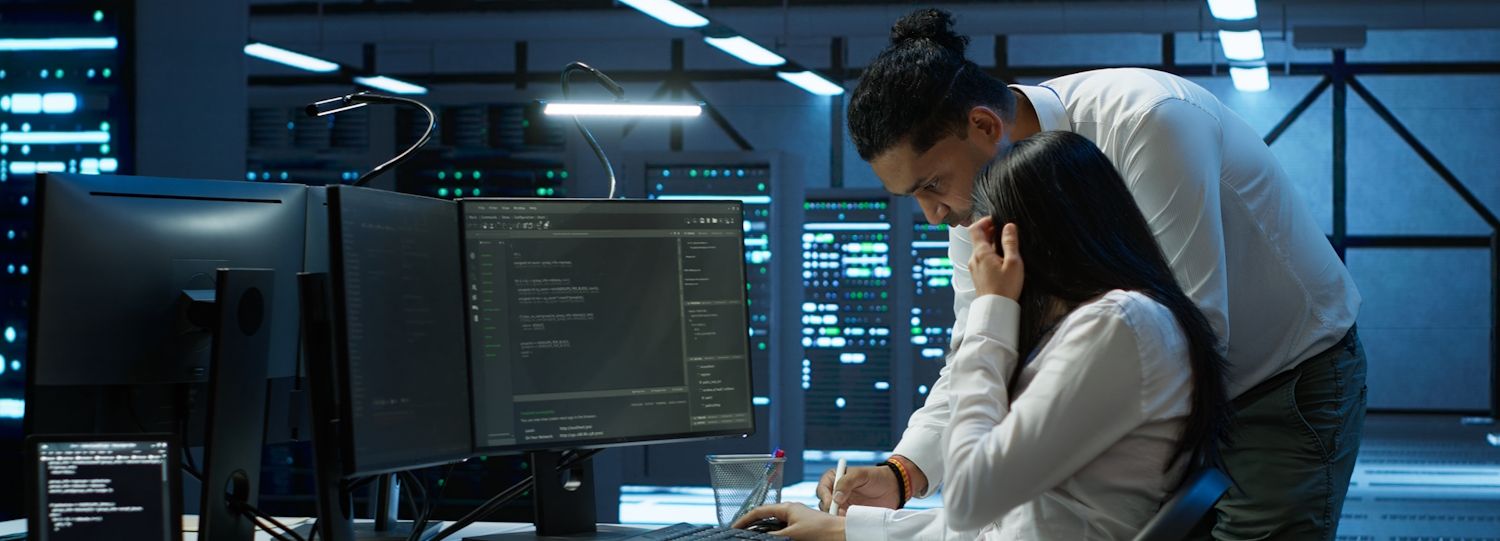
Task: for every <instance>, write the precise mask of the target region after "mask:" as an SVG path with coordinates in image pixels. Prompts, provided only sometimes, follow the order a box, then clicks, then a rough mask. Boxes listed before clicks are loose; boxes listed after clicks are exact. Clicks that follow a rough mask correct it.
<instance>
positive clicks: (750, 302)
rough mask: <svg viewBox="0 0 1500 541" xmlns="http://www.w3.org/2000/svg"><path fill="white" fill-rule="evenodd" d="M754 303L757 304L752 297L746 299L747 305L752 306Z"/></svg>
mask: <svg viewBox="0 0 1500 541" xmlns="http://www.w3.org/2000/svg"><path fill="white" fill-rule="evenodd" d="M752 304H755V301H754V300H751V299H745V306H750V305H752Z"/></svg>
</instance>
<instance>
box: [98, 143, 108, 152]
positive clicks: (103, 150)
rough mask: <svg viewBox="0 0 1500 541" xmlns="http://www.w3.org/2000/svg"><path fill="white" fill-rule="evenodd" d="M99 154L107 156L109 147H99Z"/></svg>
mask: <svg viewBox="0 0 1500 541" xmlns="http://www.w3.org/2000/svg"><path fill="white" fill-rule="evenodd" d="M99 153H100V154H109V145H99Z"/></svg>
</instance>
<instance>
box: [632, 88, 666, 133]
mask: <svg viewBox="0 0 1500 541" xmlns="http://www.w3.org/2000/svg"><path fill="white" fill-rule="evenodd" d="M671 88H672V84H671V83H662V84H661V86H658V87H656V91H655V92H652V93H651V101H661V99H662V97H664V96H666V95H667V91H668V90H670V89H671ZM640 123H641V119H639V118H632V119H630V120H629V121H628V122H626V123H625V128H624V130H622V131H621V132H620V137H626V136H629V135H630V132H632V131H635V127H636V126H638V125H640Z"/></svg>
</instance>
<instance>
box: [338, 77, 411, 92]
mask: <svg viewBox="0 0 1500 541" xmlns="http://www.w3.org/2000/svg"><path fill="white" fill-rule="evenodd" d="M354 82H356V83H359V84H362V85H365V86H368V87H370V88H377V89H380V90H384V91H386V92H390V93H392V94H426V93H427V87H425V86H422V85H416V84H412V83H408V82H406V81H402V80H400V79H392V78H390V77H386V76H384V75H376V76H374V77H355V78H354Z"/></svg>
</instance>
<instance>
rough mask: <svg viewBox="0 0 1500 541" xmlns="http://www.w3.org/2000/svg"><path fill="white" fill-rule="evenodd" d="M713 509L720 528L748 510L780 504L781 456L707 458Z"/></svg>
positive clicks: (783, 462) (784, 460)
mask: <svg viewBox="0 0 1500 541" xmlns="http://www.w3.org/2000/svg"><path fill="white" fill-rule="evenodd" d="M707 459H708V471H709V479H710V481H711V482H712V483H713V489H714V507H715V510H716V511H717V512H718V519H719V525H720V526H724V527H728V526H729V525H731V524H734V521H735V520H736V519H738V518H740V517H741V516H743V515H744V514H745V513H748V512H750V510H751V509H754V508H756V507H759V506H761V505H765V504H768V503H780V502H781V482H782V470H783V466H784V465H785V464H786V456H785V454H784V453H781V452H779V451H778V452H777V453H776V454H775V455H759V454H754V455H708V457H707Z"/></svg>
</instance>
